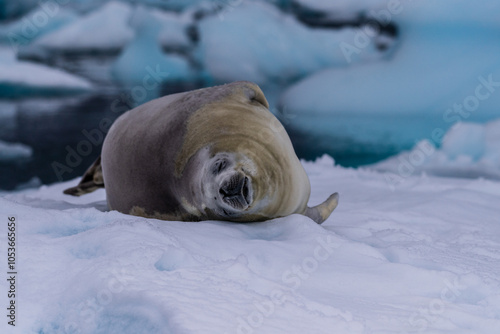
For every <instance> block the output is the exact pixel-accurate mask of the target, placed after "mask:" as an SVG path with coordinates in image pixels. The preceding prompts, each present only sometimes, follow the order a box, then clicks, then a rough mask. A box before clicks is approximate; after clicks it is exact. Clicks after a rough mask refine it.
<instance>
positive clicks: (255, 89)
mask: <svg viewBox="0 0 500 334" xmlns="http://www.w3.org/2000/svg"><path fill="white" fill-rule="evenodd" d="M243 91H244V93H245V95H246V96H247V98H248V99H249V100H250V102H254V101H255V102H258V103H260V104H262V105H263V106H264V107H266V108H268V109H269V103H268V102H267V100H266V97H265V96H264V93H263V92H262V90H261V89H260V87H259V86H257V85H256V84H254V83H252V82H245V84H244V87H243Z"/></svg>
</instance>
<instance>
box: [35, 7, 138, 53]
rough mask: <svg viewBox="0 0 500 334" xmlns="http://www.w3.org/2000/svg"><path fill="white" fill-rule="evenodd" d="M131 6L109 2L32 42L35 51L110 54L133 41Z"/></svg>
mask: <svg viewBox="0 0 500 334" xmlns="http://www.w3.org/2000/svg"><path fill="white" fill-rule="evenodd" d="M131 13H132V8H131V6H130V5H128V4H125V3H123V2H118V1H111V2H108V3H106V4H105V5H103V6H102V7H100V8H98V9H96V10H94V11H92V12H90V13H88V14H87V15H84V16H83V17H81V18H79V19H78V20H76V21H75V22H73V23H71V24H69V25H67V26H64V27H62V28H61V29H59V30H57V31H55V32H53V33H50V34H47V35H44V36H43V37H41V38H39V39H38V40H36V41H35V43H34V47H38V48H43V49H46V50H50V51H64V52H92V51H94V52H111V51H117V50H120V49H121V48H122V47H123V46H125V45H126V44H127V43H128V42H129V41H130V40H131V39H132V37H133V30H132V29H131V28H130V26H129V25H128V20H129V18H130V15H131Z"/></svg>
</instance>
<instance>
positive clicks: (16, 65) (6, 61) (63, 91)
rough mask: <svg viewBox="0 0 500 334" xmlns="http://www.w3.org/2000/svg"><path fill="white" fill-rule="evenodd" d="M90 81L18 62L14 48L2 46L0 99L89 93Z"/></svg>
mask: <svg viewBox="0 0 500 334" xmlns="http://www.w3.org/2000/svg"><path fill="white" fill-rule="evenodd" d="M91 88H92V84H91V83H90V82H88V81H87V80H85V79H83V78H80V77H77V76H75V75H72V74H69V73H66V72H64V71H62V70H60V69H55V68H51V67H48V66H45V65H39V64H35V63H31V62H27V61H17V59H16V58H15V54H14V52H13V51H12V50H11V49H0V98H19V97H24V96H33V95H35V96H37V95H38V96H40V95H41V96H58V95H69V94H76V93H83V92H87V91H89V90H90V89H91Z"/></svg>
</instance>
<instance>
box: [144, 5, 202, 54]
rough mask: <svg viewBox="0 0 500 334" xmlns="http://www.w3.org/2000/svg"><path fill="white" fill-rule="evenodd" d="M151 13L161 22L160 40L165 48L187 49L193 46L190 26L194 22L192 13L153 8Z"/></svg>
mask: <svg viewBox="0 0 500 334" xmlns="http://www.w3.org/2000/svg"><path fill="white" fill-rule="evenodd" d="M151 14H152V15H153V17H154V18H155V19H156V20H157V21H158V22H159V23H160V24H161V29H160V33H159V35H158V41H159V43H160V45H161V46H162V47H163V49H167V50H171V49H173V50H186V49H190V48H192V47H193V45H192V44H193V43H192V41H191V40H190V38H189V36H188V27H189V26H190V25H192V24H194V22H193V20H192V17H191V16H190V15H183V14H177V13H173V12H166V11H162V10H158V9H152V10H151Z"/></svg>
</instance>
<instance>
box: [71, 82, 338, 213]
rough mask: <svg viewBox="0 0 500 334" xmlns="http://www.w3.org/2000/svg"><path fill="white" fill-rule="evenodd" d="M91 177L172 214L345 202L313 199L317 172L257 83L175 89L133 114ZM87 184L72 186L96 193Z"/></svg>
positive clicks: (137, 209)
mask: <svg viewBox="0 0 500 334" xmlns="http://www.w3.org/2000/svg"><path fill="white" fill-rule="evenodd" d="M100 170H102V177H101V175H99V171H100ZM96 171H97V172H96ZM88 173H90V174H91V175H87V174H88ZM85 180H86V182H87V184H88V183H89V182H90V183H92V180H97V181H99V182H101V183H102V186H105V189H106V196H107V201H108V205H109V208H110V209H113V210H118V211H120V212H123V213H127V214H134V215H141V216H146V217H155V218H160V219H166V220H187V221H196V220H208V219H218V220H231V221H239V222H248V221H261V220H266V219H271V218H276V217H282V216H287V215H290V214H293V213H301V214H306V215H308V216H310V217H311V218H312V219H314V220H315V221H317V222H318V223H321V222H322V221H323V220H324V219H326V218H327V217H328V216H329V215H330V213H331V211H333V209H334V208H335V206H336V205H337V200H338V195H336V194H334V195H332V196H333V197H332V196H330V198H329V199H328V200H327V201H326V202H325V203H323V204H321V206H318V207H316V208H308V207H307V201H308V200H309V195H310V184H309V179H308V177H307V175H306V173H305V171H304V169H303V167H302V165H301V163H300V161H299V159H298V158H297V156H296V154H295V151H294V150H293V146H292V144H291V141H290V139H289V137H288V134H287V133H286V131H285V129H284V128H283V126H282V125H281V123H280V122H279V121H278V119H277V118H276V117H275V116H274V115H273V114H272V113H271V112H270V111H269V110H268V103H267V101H266V99H265V97H264V94H263V93H262V91H261V90H260V88H259V87H258V86H257V85H255V84H253V83H250V82H234V83H231V84H227V85H223V86H216V87H211V88H204V89H199V90H195V91H190V92H185V93H179V94H173V95H168V96H165V97H162V98H159V99H156V100H153V101H150V102H148V103H145V104H143V105H141V106H139V107H137V108H134V109H132V110H130V111H128V112H126V113H125V114H123V115H122V116H120V117H119V118H118V119H117V120H116V121H115V123H114V124H113V126H112V127H111V129H110V131H109V132H108V135H107V136H106V139H105V141H104V144H103V148H102V153H101V161H100V162H99V161H98V162H96V164H94V166H92V167H91V168H90V169H89V171H88V172H87V173H86V175H84V178H83V179H82V183H83V182H84V181H85ZM82 183H80V185H81V184H82ZM80 185H79V186H80ZM77 188H78V186H77V187H75V188H71V189H68V190H67V193H70V194H74V195H80V194H82V193H85V192H88V191H86V190H85V189H82V188H84V187H83V186H81V187H80V189H77ZM95 188H96V184H92V186H91V187H90V186H89V187H88V189H89V191H92V190H94V189H95Z"/></svg>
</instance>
